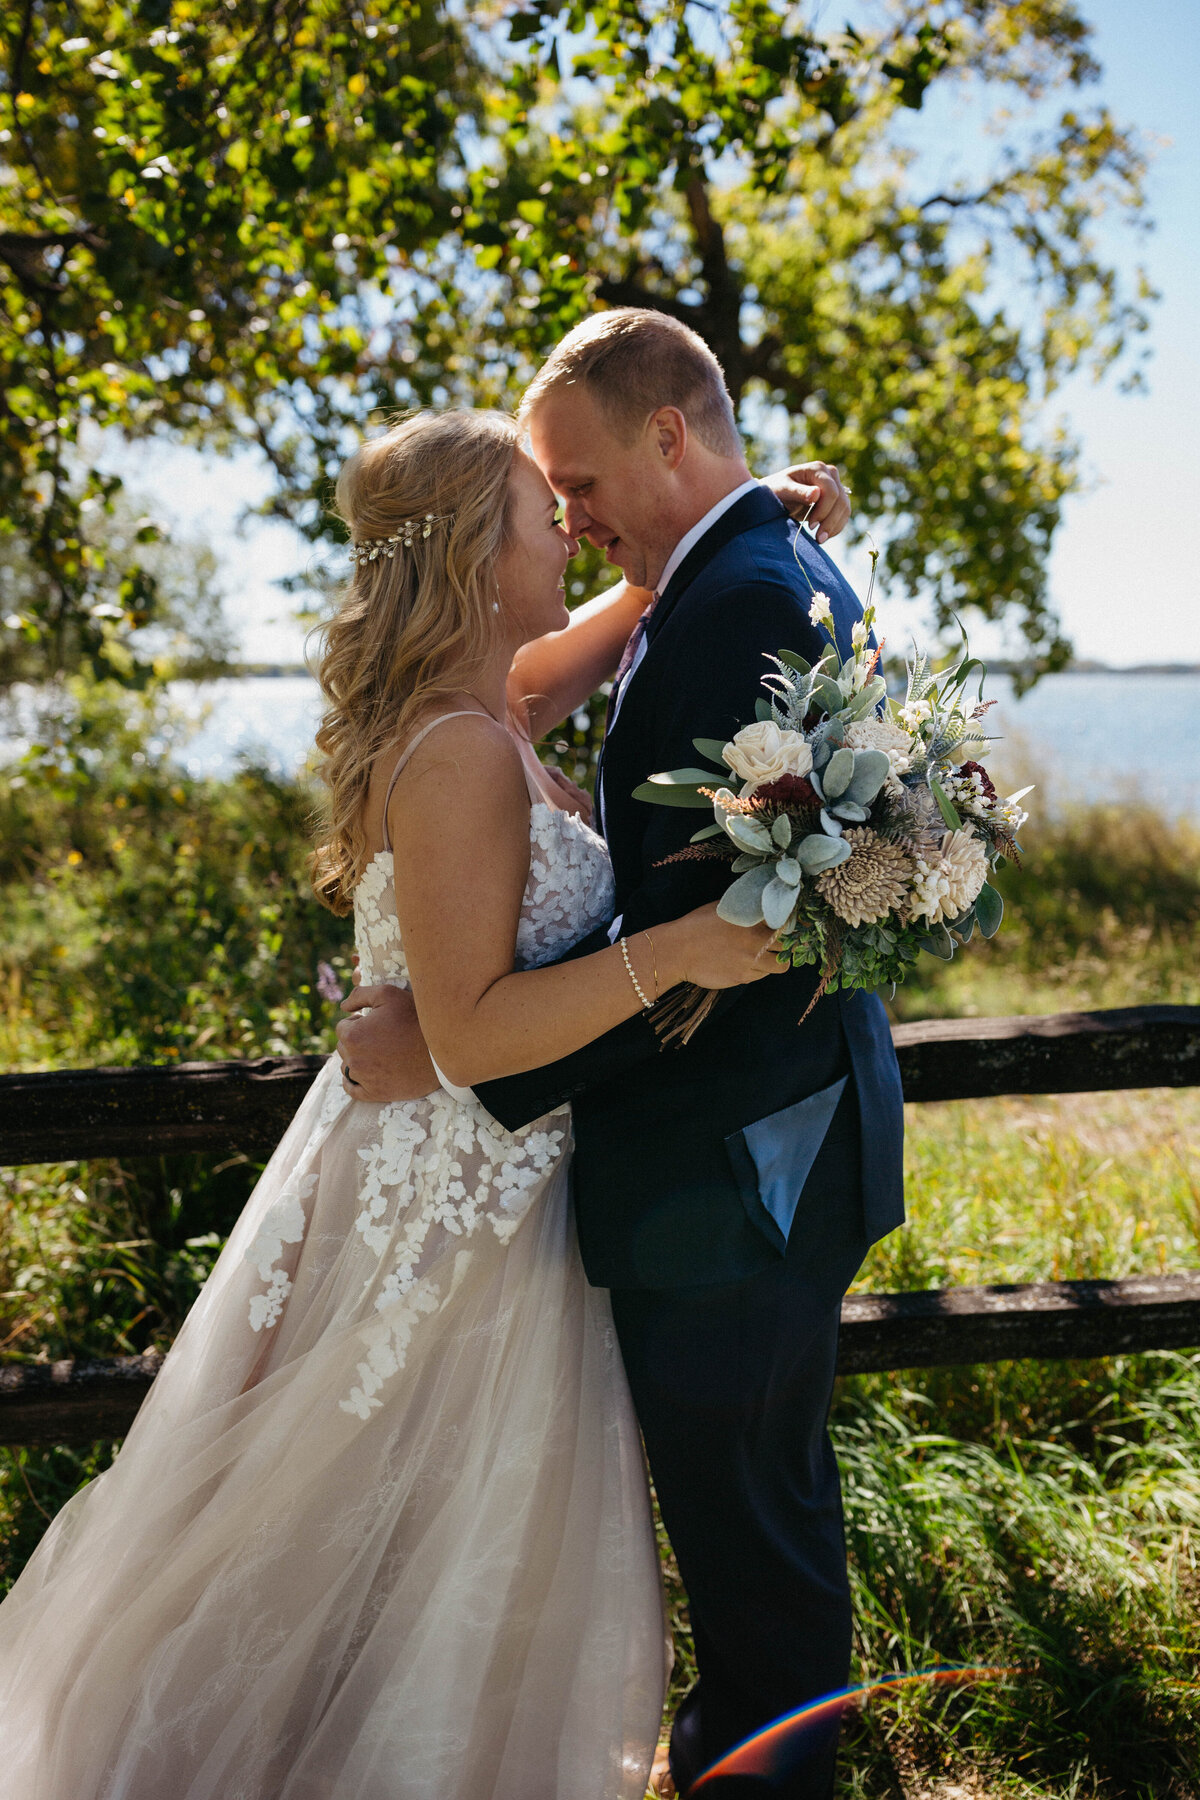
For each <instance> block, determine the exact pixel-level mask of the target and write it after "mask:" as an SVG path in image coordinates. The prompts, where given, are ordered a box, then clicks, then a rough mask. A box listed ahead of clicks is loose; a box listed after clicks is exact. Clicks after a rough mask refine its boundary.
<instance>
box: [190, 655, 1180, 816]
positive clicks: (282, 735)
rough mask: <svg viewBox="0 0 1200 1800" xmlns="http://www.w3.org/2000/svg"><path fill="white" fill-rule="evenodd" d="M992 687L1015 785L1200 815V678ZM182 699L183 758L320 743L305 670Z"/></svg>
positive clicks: (284, 768)
mask: <svg viewBox="0 0 1200 1800" xmlns="http://www.w3.org/2000/svg"><path fill="white" fill-rule="evenodd" d="M988 693H989V695H990V696H991V697H993V698H994V699H995V700H996V701H997V705H996V706H995V707H994V708H993V709H992V711H991V713H990V714H989V715H988V726H989V729H990V730H991V732H992V734H993V736H995V737H997V738H1000V739H1001V740H1002V742H1001V743H1000V744H998V745H997V746H996V747H995V748H994V750H993V751H992V753H991V754H990V756H989V758H988V761H989V764H990V765H991V766H992V767H993V768H994V769H995V770H996V772H997V774H999V775H1002V776H1003V777H1004V778H1005V779H1006V780H1008V781H1010V782H1011V783H1012V784H1013V785H1016V784H1018V783H1020V784H1022V785H1023V784H1024V783H1025V782H1027V781H1036V782H1037V783H1038V785H1039V788H1040V789H1041V790H1042V795H1043V798H1044V800H1045V801H1046V802H1055V803H1058V802H1061V801H1063V800H1067V799H1076V798H1077V799H1084V800H1101V799H1105V798H1124V797H1126V796H1130V795H1133V794H1137V795H1139V796H1140V797H1142V798H1143V799H1145V800H1147V801H1149V802H1151V803H1152V804H1153V805H1154V806H1156V807H1158V808H1160V809H1161V810H1162V811H1164V812H1166V813H1167V814H1169V815H1171V816H1175V815H1180V814H1186V815H1189V816H1191V817H1192V818H1200V674H1190V673H1189V674H1176V675H1114V674H1105V673H1096V674H1083V673H1081V674H1077V675H1049V676H1047V677H1046V678H1045V680H1043V681H1041V682H1039V683H1038V685H1037V686H1036V687H1035V688H1034V689H1033V691H1032V693H1029V694H1026V695H1024V696H1023V697H1022V698H1021V699H1019V700H1017V699H1015V698H1014V696H1013V693H1012V686H1011V683H1010V682H1009V681H1008V680H1007V678H1006V677H1004V676H997V677H995V678H993V679H992V680H991V681H990V682H989V684H988ZM179 698H180V700H181V701H182V702H183V703H184V704H185V705H186V707H187V709H188V710H189V711H190V712H194V713H197V714H200V715H203V716H202V717H201V719H200V723H199V725H198V728H197V731H196V734H195V736H194V737H193V738H192V739H191V740H190V742H189V743H188V744H187V745H186V746H185V747H184V748H183V749H182V750H181V752H180V760H181V761H182V762H184V763H185V764H186V766H187V767H188V769H189V770H190V771H191V772H192V773H194V774H197V775H201V774H224V773H227V772H228V771H229V770H231V769H233V768H235V767H236V766H237V763H238V760H239V758H241V757H246V756H252V757H254V758H256V759H261V760H262V761H263V762H265V763H266V764H268V766H270V767H271V768H273V769H275V770H276V771H277V772H278V773H280V774H291V773H294V772H295V771H296V770H298V769H299V768H300V767H301V766H302V765H303V763H304V760H305V758H306V756H307V755H308V754H309V752H310V750H311V748H312V740H313V733H314V731H315V729H316V726H317V721H318V719H319V717H320V711H321V704H320V695H319V693H318V690H317V686H316V683H315V682H314V681H312V680H311V679H310V678H309V677H308V676H307V675H283V676H275V677H271V676H245V677H242V678H241V679H238V680H231V681H218V682H213V683H210V684H207V685H205V686H204V687H201V688H193V687H188V686H186V685H185V684H183V683H180V684H179Z"/></svg>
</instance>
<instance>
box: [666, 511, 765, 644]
mask: <svg viewBox="0 0 1200 1800" xmlns="http://www.w3.org/2000/svg"><path fill="white" fill-rule="evenodd" d="M786 517H787V508H786V507H785V506H784V504H783V501H782V500H779V499H777V498H776V496H775V495H774V494H773V493H772V492H771V490H770V488H764V487H760V488H756V489H755V491H754V493H752V494H746V495H744V496H743V497H742V499H740V500H739V501H738V502H737V504H736V505H735V506H731V507H730V508H729V511H728V512H723V513H722V514H721V517H720V518H719V519H718V520H717V522H716V524H715V525H713V526H711V527H710V529H709V530H708V531H706V532H705V534H704V536H703V537H702V538H701V539H700V542H699V543H698V544H693V545H692V547H691V549H690V550H689V551H688V553H687V555H686V556H685V557H684V559H683V561H682V562H681V563H680V565H679V567H678V568H677V569H676V571H675V573H674V574H673V575H672V577H671V579H670V581H669V582H668V583H667V586H666V591H665V592H664V593H663V595H662V598H661V599H660V600H659V602H658V605H657V606H656V607H655V609H654V611H653V612H652V613H651V614H650V618H649V621H648V622H647V625H646V643H647V645H650V644H652V643H653V642H654V639H655V637H656V636H657V634H658V633H659V632H660V631H661V630H662V628H663V626H664V625H665V624H666V621H667V619H668V618H669V617H670V615H671V613H672V612H674V610H675V608H676V606H677V605H678V604H679V601H680V600H681V598H682V597H683V595H684V594H685V593H686V592H687V590H688V588H690V587H691V585H692V583H693V581H695V579H696V577H697V575H699V574H700V572H701V570H702V569H704V568H705V567H707V565H708V564H709V563H710V562H711V561H712V559H713V557H714V556H716V555H717V553H718V552H719V551H721V550H723V549H724V548H725V546H726V544H730V543H732V542H733V540H734V538H736V537H741V536H742V535H743V533H744V532H747V531H753V530H754V529H755V527H756V526H758V525H768V524H770V522H771V520H772V519H785V518H786Z"/></svg>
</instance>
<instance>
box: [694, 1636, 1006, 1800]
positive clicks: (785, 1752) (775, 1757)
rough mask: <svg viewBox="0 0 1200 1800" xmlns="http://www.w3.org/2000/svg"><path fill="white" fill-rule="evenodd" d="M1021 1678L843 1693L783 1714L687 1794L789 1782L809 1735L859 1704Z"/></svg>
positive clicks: (986, 1671) (909, 1680)
mask: <svg viewBox="0 0 1200 1800" xmlns="http://www.w3.org/2000/svg"><path fill="white" fill-rule="evenodd" d="M1020 1672H1021V1671H1020V1670H1019V1669H1018V1668H1003V1667H999V1666H997V1667H992V1666H990V1665H980V1666H978V1667H971V1668H957V1669H920V1670H917V1671H916V1672H915V1673H912V1674H905V1675H889V1676H887V1677H886V1678H885V1679H884V1680H883V1681H866V1682H863V1683H862V1684H861V1685H860V1686H859V1687H849V1688H841V1689H839V1691H838V1692H837V1693H836V1694H826V1695H825V1696H824V1698H823V1699H821V1700H812V1701H810V1702H809V1704H808V1705H807V1706H802V1707H800V1708H798V1710H797V1711H796V1712H790V1713H784V1714H783V1716H782V1718H778V1719H776V1720H775V1721H774V1722H773V1723H772V1724H770V1725H767V1726H765V1727H764V1728H763V1730H762V1731H756V1732H755V1734H754V1736H753V1737H748V1738H747V1739H746V1740H745V1742H744V1743H741V1744H738V1745H737V1746H736V1747H735V1748H734V1749H732V1750H730V1751H729V1752H728V1753H727V1754H726V1755H725V1756H723V1757H721V1759H720V1761H719V1762H715V1763H713V1765H712V1767H711V1768H708V1769H705V1771H704V1773H703V1775H701V1776H700V1778H699V1780H698V1781H694V1782H693V1783H692V1785H691V1787H690V1788H689V1789H688V1794H689V1796H691V1795H692V1794H700V1793H705V1792H707V1791H708V1789H709V1787H710V1785H711V1784H715V1783H717V1782H718V1781H720V1780H722V1779H725V1778H733V1777H737V1776H755V1777H757V1778H758V1779H759V1780H762V1781H766V1782H767V1783H770V1782H771V1781H772V1780H779V1779H781V1778H783V1777H786V1775H787V1774H788V1772H789V1769H790V1766H791V1764H792V1762H793V1760H794V1758H795V1755H796V1752H797V1750H798V1749H799V1747H800V1743H801V1740H802V1739H803V1737H804V1734H805V1732H806V1731H807V1730H809V1729H811V1728H812V1727H813V1726H814V1725H817V1724H821V1723H824V1722H826V1721H828V1720H829V1719H831V1718H833V1717H834V1715H835V1714H837V1713H839V1712H841V1710H842V1709H843V1708H844V1707H847V1706H851V1705H853V1704H854V1702H855V1701H862V1700H867V1699H870V1698H872V1697H873V1696H874V1695H876V1694H887V1693H895V1692H897V1691H898V1690H899V1689H900V1688H905V1687H912V1686H915V1685H916V1684H917V1683H918V1682H928V1683H933V1682H940V1683H944V1684H945V1685H946V1686H947V1687H953V1686H956V1685H958V1684H960V1683H963V1682H968V1681H999V1680H1002V1679H1003V1678H1004V1677H1005V1676H1006V1675H1017V1674H1020ZM714 1800H716V1794H715V1792H714Z"/></svg>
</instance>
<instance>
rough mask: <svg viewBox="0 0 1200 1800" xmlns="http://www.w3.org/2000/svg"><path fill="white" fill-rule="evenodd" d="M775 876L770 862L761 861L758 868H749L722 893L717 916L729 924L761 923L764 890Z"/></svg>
mask: <svg viewBox="0 0 1200 1800" xmlns="http://www.w3.org/2000/svg"><path fill="white" fill-rule="evenodd" d="M774 878H775V876H774V869H773V868H772V866H771V864H770V863H759V865H758V867H757V868H756V869H748V870H747V871H746V873H745V874H744V875H741V876H739V877H738V879H737V880H736V881H735V882H733V883H731V885H730V886H729V887H727V888H726V889H725V892H724V893H723V894H722V895H721V898H720V900H719V901H718V902H717V917H718V918H721V919H724V920H725V921H726V923H727V924H729V925H761V924H762V916H763V909H762V897H763V890H764V889H765V888H766V886H767V884H768V882H770V881H773V880H774Z"/></svg>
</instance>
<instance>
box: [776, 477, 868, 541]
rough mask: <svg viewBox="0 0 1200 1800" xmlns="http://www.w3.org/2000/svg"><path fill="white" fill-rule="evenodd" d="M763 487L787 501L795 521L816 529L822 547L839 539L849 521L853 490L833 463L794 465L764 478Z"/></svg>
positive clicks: (785, 503) (784, 501) (785, 502)
mask: <svg viewBox="0 0 1200 1800" xmlns="http://www.w3.org/2000/svg"><path fill="white" fill-rule="evenodd" d="M763 486H764V487H769V488H770V490H771V492H772V493H773V494H774V495H776V497H777V498H778V499H780V500H782V501H783V504H784V505H785V506H786V507H787V509H788V511H789V512H790V513H791V515H792V517H793V519H798V520H799V521H800V523H801V524H802V525H809V526H811V527H812V529H813V530H814V531H815V532H816V534H817V542H818V544H824V543H826V542H827V541H828V539H830V538H833V537H836V536H837V535H838V532H839V531H844V530H845V528H846V525H847V524H848V522H849V519H850V489H849V488H848V487H847V486H846V485H845V483H844V482H843V480H842V478H841V476H840V475H839V474H838V472H837V470H836V469H835V468H834V466H833V464H832V463H823V462H810V463H793V465H792V467H791V468H790V469H777V470H776V472H775V474H774V475H766V476H764V477H763Z"/></svg>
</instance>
